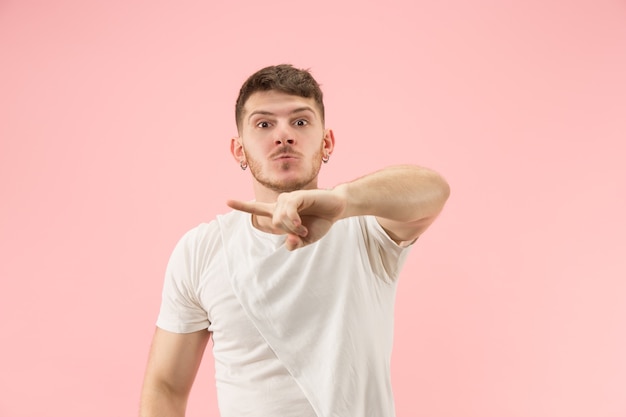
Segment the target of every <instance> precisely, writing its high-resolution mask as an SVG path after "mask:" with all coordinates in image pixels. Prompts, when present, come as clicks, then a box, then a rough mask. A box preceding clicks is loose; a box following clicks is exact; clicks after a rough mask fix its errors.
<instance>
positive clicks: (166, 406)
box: [139, 328, 210, 417]
mask: <svg viewBox="0 0 626 417" xmlns="http://www.w3.org/2000/svg"><path fill="white" fill-rule="evenodd" d="M209 337H210V333H209V332H208V331H206V330H200V331H198V332H193V333H187V334H177V333H170V332H168V331H165V330H162V329H159V328H157V329H156V331H155V333H154V337H153V339H152V347H151V348H150V356H149V359H148V366H147V369H146V374H145V377H144V383H143V389H142V392H141V406H140V412H139V414H140V416H141V417H183V416H184V415H185V409H186V407H187V399H188V397H189V392H190V391H191V386H192V384H193V381H194V379H195V377H196V374H197V372H198V367H199V366H200V361H201V360H202V355H203V353H204V349H205V348H206V345H207V343H208V341H209Z"/></svg>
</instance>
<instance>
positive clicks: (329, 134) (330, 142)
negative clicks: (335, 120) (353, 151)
mask: <svg viewBox="0 0 626 417" xmlns="http://www.w3.org/2000/svg"><path fill="white" fill-rule="evenodd" d="M323 149H324V155H329V156H330V154H332V153H333V149H335V134H334V133H333V131H332V129H326V131H324V143H323Z"/></svg>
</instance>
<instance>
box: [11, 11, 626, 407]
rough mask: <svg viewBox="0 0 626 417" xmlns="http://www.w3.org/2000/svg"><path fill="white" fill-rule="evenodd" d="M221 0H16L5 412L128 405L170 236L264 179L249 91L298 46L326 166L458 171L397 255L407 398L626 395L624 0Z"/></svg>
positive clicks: (399, 381) (196, 394)
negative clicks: (246, 163) (235, 141)
mask: <svg viewBox="0 0 626 417" xmlns="http://www.w3.org/2000/svg"><path fill="white" fill-rule="evenodd" d="M226 3H227V2H210V1H205V2H200V1H188V2H173V1H171V2H165V1H150V2H148V1H143V2H140V1H131V2H129V1H126V0H124V1H122V0H115V1H80V0H63V1H61V0H55V1H43V0H41V1H19V2H18V1H11V0H4V1H2V2H0V54H1V55H0V138H1V147H0V179H1V182H0V253H1V256H2V261H1V262H0V277H1V281H0V328H1V333H0V334H1V337H2V343H1V345H0V349H1V355H0V416H2V417H5V416H6V417H32V416H56V415H59V416H60V415H63V416H92V417H98V416H103V417H104V416H112V415H115V416H123V415H131V416H132V415H136V413H137V408H138V397H139V390H140V385H141V381H142V376H143V371H144V366H145V362H146V358H147V352H148V347H149V343H150V338H151V336H152V332H153V329H154V321H155V319H156V314H157V311H158V307H159V302H160V291H161V283H162V277H163V272H164V268H165V264H166V262H167V259H168V256H169V253H170V251H171V250H172V248H173V246H174V244H175V243H176V241H177V240H178V238H179V237H180V236H181V235H182V234H183V233H184V232H185V231H186V230H188V229H190V228H191V227H194V226H195V225H197V224H198V223H200V222H204V221H209V220H211V219H212V218H213V217H214V216H215V215H216V214H217V213H222V212H225V211H226V210H227V209H228V208H227V207H226V205H225V201H226V200H227V199H229V198H250V197H251V187H250V180H249V177H248V175H249V173H248V172H245V173H243V172H242V171H241V170H240V169H239V167H238V166H237V165H236V163H235V162H234V161H233V160H232V158H231V156H230V154H229V150H228V148H229V139H230V137H231V136H232V135H233V134H235V124H234V121H233V109H234V100H235V97H236V94H237V91H238V88H239V86H240V85H241V83H242V82H243V80H244V79H245V77H247V76H248V75H249V74H250V73H252V72H253V71H255V70H257V69H259V68H260V67H262V66H265V65H269V64H274V63H282V62H290V63H293V64H294V65H296V66H299V67H310V68H311V69H312V71H313V74H314V75H315V76H316V77H317V79H318V80H319V81H320V82H321V83H322V85H323V88H324V91H325V94H326V106H327V112H328V117H327V125H328V126H329V127H333V128H334V131H335V136H336V138H337V147H336V152H335V153H334V154H333V157H332V159H331V162H330V163H329V164H328V165H327V166H324V169H323V173H322V177H321V184H320V185H322V186H332V185H335V184H336V183H338V182H341V181H346V180H349V179H352V178H354V177H356V176H359V175H362V174H364V173H367V172H369V171H372V170H374V169H377V168H380V167H383V166H386V165H389V164H395V163H405V162H409V163H418V164H423V165H426V166H429V167H433V168H435V169H437V170H439V171H440V172H442V173H443V174H444V175H445V176H446V178H447V179H448V180H449V182H450V183H451V185H452V196H451V198H450V200H449V203H448V205H447V207H446V209H445V211H444V213H443V214H442V215H441V217H440V218H439V220H438V221H437V222H436V223H435V224H434V225H433V226H432V228H431V229H430V230H429V231H428V232H427V233H426V234H425V235H424V236H423V239H422V240H421V242H419V243H418V244H417V246H416V248H415V250H414V252H413V253H412V256H411V257H410V260H409V262H408V264H407V266H406V269H405V270H404V273H403V275H402V278H401V284H400V292H399V295H398V302H397V325H396V339H395V350H394V357H393V382H394V387H395V392H396V401H397V409H398V416H402V417H404V416H424V417H444V416H445V417H453V416H454V417H459V416H461V417H465V416H467V417H474V416H475V417H491V416H493V417H509V416H510V417H514V416H515V417H517V416H524V417H554V416H568V417H588V416H624V415H626V354H625V352H626V256H625V255H626V243H625V241H626V238H625V236H626V221H625V220H624V213H626V193H625V191H626V169H625V168H624V165H625V164H624V160H625V149H624V148H625V146H624V142H625V139H626V23H625V22H626V3H625V2H623V1H617V0H613V1H609V0H597V1H589V0H588V1H577V0H574V1H565V0H561V1H544V0H529V1H519V2H501V1H493V0H491V1H489V0H476V1H473V2H467V1H461V0H451V1H446V2H426V1H422V2H415V1H411V0H406V1H393V0H392V1H385V2H379V1H376V2H374V1H358V2H357V1H351V2H348V1H345V2H341V1H329V0H320V1H317V2H292V1H286V0H285V1H264V2H261V1H258V2H251V1H244V2H237V1H233V2H229V3H228V5H227V4H226ZM511 3H514V4H511ZM212 373H213V365H212V358H211V356H210V355H207V356H206V359H205V361H204V363H203V365H202V368H201V370H200V374H199V376H198V379H197V383H196V386H195V387H194V390H193V392H192V397H191V399H190V405H189V412H188V416H192V417H193V416H217V406H216V404H215V391H214V390H215V388H214V385H213V382H212Z"/></svg>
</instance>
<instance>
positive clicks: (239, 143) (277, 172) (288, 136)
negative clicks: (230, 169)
mask: <svg viewBox="0 0 626 417" xmlns="http://www.w3.org/2000/svg"><path fill="white" fill-rule="evenodd" d="M240 129H241V130H240V132H239V135H240V136H239V137H238V138H234V139H233V142H232V144H231V150H232V152H233V155H234V156H235V158H236V159H237V160H238V161H239V162H241V161H244V162H246V163H247V164H248V166H249V167H250V171H251V173H252V175H253V177H254V179H255V181H256V184H255V185H256V186H261V187H263V188H265V189H267V190H271V191H274V192H289V191H295V190H299V189H312V188H316V187H317V175H318V173H319V170H320V166H321V162H322V157H323V156H328V155H329V154H330V152H332V148H333V145H334V138H333V136H332V131H330V130H327V131H325V130H324V125H323V122H322V120H321V115H320V112H319V109H318V108H317V106H316V105H315V101H314V100H313V99H312V98H304V97H299V96H293V95H289V94H285V93H281V92H277V91H260V92H256V93H254V94H252V95H251V96H250V97H249V98H248V100H247V101H246V103H245V105H244V112H243V118H242V122H241V128H240Z"/></svg>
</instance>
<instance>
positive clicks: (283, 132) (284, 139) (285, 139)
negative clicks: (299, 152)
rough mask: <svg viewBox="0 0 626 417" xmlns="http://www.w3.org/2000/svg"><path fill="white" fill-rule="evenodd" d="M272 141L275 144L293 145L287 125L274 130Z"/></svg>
mask: <svg viewBox="0 0 626 417" xmlns="http://www.w3.org/2000/svg"><path fill="white" fill-rule="evenodd" d="M274 134H275V136H274V143H275V144H276V145H293V144H294V143H295V139H294V135H293V132H292V130H291V129H290V127H289V126H281V127H279V128H278V129H276V131H275V132H274Z"/></svg>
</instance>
